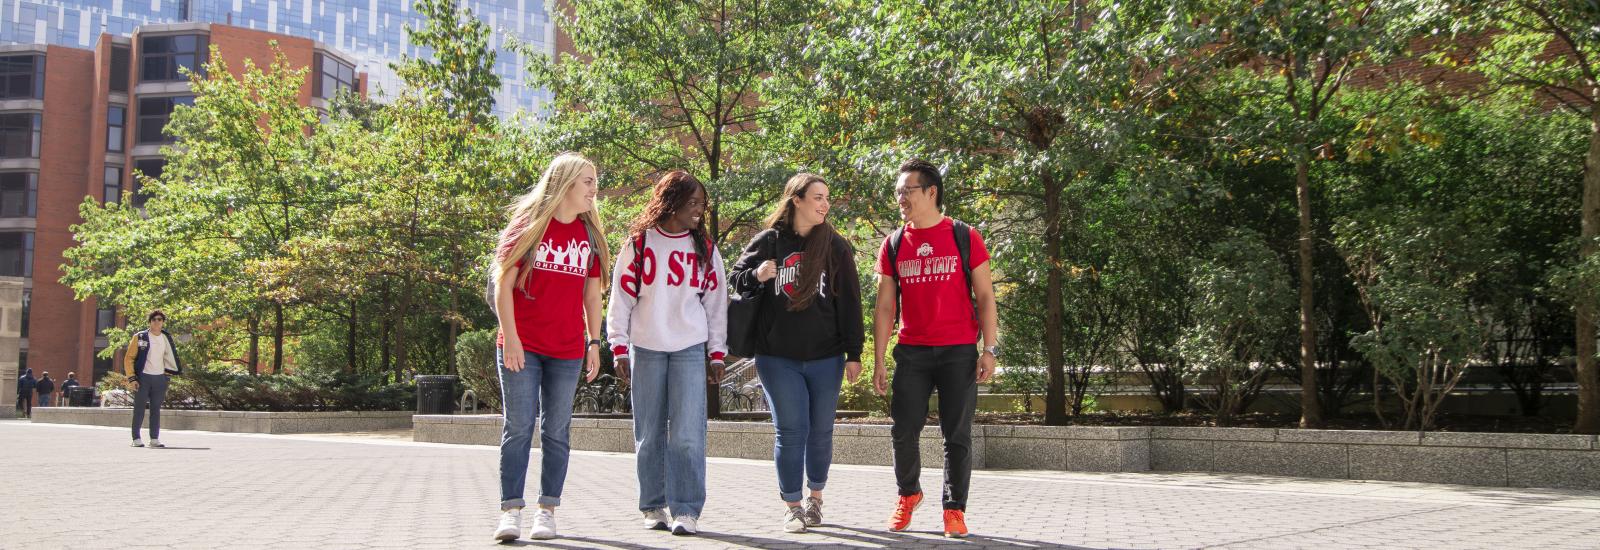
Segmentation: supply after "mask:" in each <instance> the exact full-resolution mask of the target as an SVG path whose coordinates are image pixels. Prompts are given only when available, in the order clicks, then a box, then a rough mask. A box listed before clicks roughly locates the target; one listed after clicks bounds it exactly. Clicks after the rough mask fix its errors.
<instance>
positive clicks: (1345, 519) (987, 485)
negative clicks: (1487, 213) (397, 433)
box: [0, 421, 1600, 550]
mask: <svg viewBox="0 0 1600 550" xmlns="http://www.w3.org/2000/svg"><path fill="white" fill-rule="evenodd" d="M163 435H164V436H165V437H163V438H162V439H163V441H164V442H165V443H167V445H169V448H167V449H159V450H156V449H136V448H131V447H128V446H127V445H128V434H127V431H126V430H124V429H113V428H98V427H83V426H64V425H34V424H31V423H28V422H25V421H0V441H4V442H5V443H4V444H3V445H0V465H3V468H4V469H5V471H6V478H7V482H6V483H3V484H0V548H4V549H7V550H9V549H16V548H110V547H116V548H265V547H271V548H492V547H495V543H494V541H492V540H490V535H491V533H492V531H493V528H494V525H495V520H496V519H497V516H498V505H497V503H498V500H499V497H498V494H497V493H498V489H497V487H498V474H497V471H498V451H497V450H496V449H494V448H492V447H478V446H455V445H442V444H428V443H413V442H408V441H403V440H398V439H395V438H392V437H371V436H361V435H356V434H352V435H349V436H327V435H322V436H266V435H245V434H216V433H206V432H184V431H173V432H169V433H164V434H163ZM927 458H928V459H930V460H929V463H930V464H936V461H937V460H938V458H937V457H927ZM533 464H535V465H537V464H538V460H537V458H535V460H534V461H533ZM633 467H634V466H633V457H632V455H626V454H620V455H619V454H609V453H587V452H577V453H574V454H573V457H572V466H571V469H570V474H569V477H568V480H567V486H566V494H565V495H563V497H562V498H563V501H564V503H563V506H562V507H561V510H560V513H559V514H558V516H557V519H558V522H559V524H560V527H561V531H562V533H563V534H565V535H566V538H564V539H560V540H557V541H551V543H550V544H539V546H548V547H552V548H621V549H642V548H729V547H732V548H794V549H799V548H803V547H804V548H811V547H833V548H927V547H930V546H940V547H947V548H1201V547H1220V548H1292V547H1315V548H1330V547H1337V548H1352V547H1354V548H1362V547H1371V548H1411V547H1415V548H1486V549H1487V548H1541V549H1545V548H1548V549H1561V548H1573V549H1579V548H1596V547H1597V546H1600V492H1594V491H1588V492H1585V491H1556V490H1538V489H1526V490H1515V489H1497V488H1476V487H1459V486H1446V485H1426V484H1412V483H1387V482H1357V481H1323V480H1302V479H1290V478H1271V477H1257V476H1232V475H1215V474H1171V473H1147V474H1088V473H1063V472H1022V471H1004V472H1002V471H985V472H978V473H976V474H975V475H974V476H973V495H972V500H971V502H970V504H969V508H970V511H969V515H968V520H967V521H968V524H969V526H970V527H971V529H972V531H973V533H974V536H973V537H972V538H970V539H967V540H965V541H954V540H947V539H944V538H943V537H941V536H939V534H938V530H939V528H940V523H939V517H940V516H939V513H938V512H939V511H938V502H937V501H938V499H937V492H938V487H939V484H940V482H941V481H942V477H941V474H940V472H939V470H937V469H929V470H925V471H924V474H923V484H924V487H925V489H926V490H927V491H928V492H929V494H930V497H931V498H930V499H929V501H928V502H926V503H924V505H923V508H922V509H921V511H920V513H918V514H917V516H916V519H915V521H914V522H913V523H912V529H913V532H908V533H889V532H887V531H885V530H884V529H883V522H884V520H886V519H887V517H888V514H889V511H890V507H891V506H892V503H893V499H894V494H895V491H894V476H893V474H892V472H891V471H890V469H889V468H885V467H877V466H835V467H834V469H833V473H832V477H831V479H830V480H829V488H828V492H827V504H826V506H825V512H826V519H827V523H828V525H829V526H827V527H824V528H819V529H815V530H813V532H811V533H807V534H799V535H790V534H785V533H783V532H782V530H781V529H780V528H779V524H780V519H781V517H780V516H781V514H782V507H781V504H780V503H779V502H778V499H777V489H776V482H775V480H774V478H775V475H774V473H773V471H772V464H771V463H770V462H766V461H750V460H735V459H715V458H714V459H710V465H709V488H708V493H709V495H710V499H709V502H707V505H706V510H705V513H704V515H703V516H702V518H701V523H700V527H701V529H702V531H703V533H702V534H701V536H699V537H673V536H671V535H669V534H666V533H663V532H659V531H648V530H644V529H642V528H641V527H640V526H639V522H638V514H637V512H635V509H636V508H637V505H636V504H637V503H636V485H635V481H634V470H633ZM535 468H537V466H535ZM69 472H70V473H72V474H73V475H72V477H75V478H77V479H78V480H79V481H80V483H78V484H76V485H75V486H74V487H73V488H71V489H70V490H66V491H63V490H61V489H62V487H61V484H60V483H61V481H62V480H63V479H65V478H67V477H68V476H67V474H68V473H69ZM529 480H530V484H531V486H530V487H529V491H528V494H529V495H530V496H532V495H534V494H536V493H537V485H538V474H537V470H535V471H534V472H533V473H531V474H530V476H529ZM525 527H526V525H525ZM518 544H533V543H531V542H529V541H526V540H523V541H519V543H518Z"/></svg>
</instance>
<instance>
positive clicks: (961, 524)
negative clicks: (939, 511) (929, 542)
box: [944, 510, 967, 539]
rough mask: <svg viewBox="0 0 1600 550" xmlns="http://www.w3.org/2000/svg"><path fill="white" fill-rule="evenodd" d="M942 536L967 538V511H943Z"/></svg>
mask: <svg viewBox="0 0 1600 550" xmlns="http://www.w3.org/2000/svg"><path fill="white" fill-rule="evenodd" d="M944 536H947V537H950V538H953V539H964V538H967V513H966V512H963V511H961V510H945V511H944Z"/></svg>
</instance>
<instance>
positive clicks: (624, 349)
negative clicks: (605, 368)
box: [611, 346, 628, 357]
mask: <svg viewBox="0 0 1600 550" xmlns="http://www.w3.org/2000/svg"><path fill="white" fill-rule="evenodd" d="M627 354H628V346H612V347H611V355H614V356H617V357H621V356H624V355H627Z"/></svg>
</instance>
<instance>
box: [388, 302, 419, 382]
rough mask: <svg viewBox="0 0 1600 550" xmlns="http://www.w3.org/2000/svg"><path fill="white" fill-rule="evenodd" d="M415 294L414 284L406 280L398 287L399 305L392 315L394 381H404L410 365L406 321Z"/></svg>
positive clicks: (409, 314)
mask: <svg viewBox="0 0 1600 550" xmlns="http://www.w3.org/2000/svg"><path fill="white" fill-rule="evenodd" d="M415 292H416V284H415V283H414V282H413V281H410V280H407V281H405V283H404V284H402V285H401V287H400V303H399V304H398V311H396V312H395V315H394V342H393V344H394V377H395V380H397V381H399V380H404V379H405V373H406V371H407V370H409V369H410V367H411V365H409V364H407V362H408V361H409V360H410V358H411V357H410V356H411V353H410V346H407V345H406V344H407V342H406V319H407V318H409V317H411V302H412V295H413V294H414V293H415Z"/></svg>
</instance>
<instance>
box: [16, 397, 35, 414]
mask: <svg viewBox="0 0 1600 550" xmlns="http://www.w3.org/2000/svg"><path fill="white" fill-rule="evenodd" d="M17 412H20V413H22V416H25V417H31V416H33V395H30V394H23V395H18V396H17Z"/></svg>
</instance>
